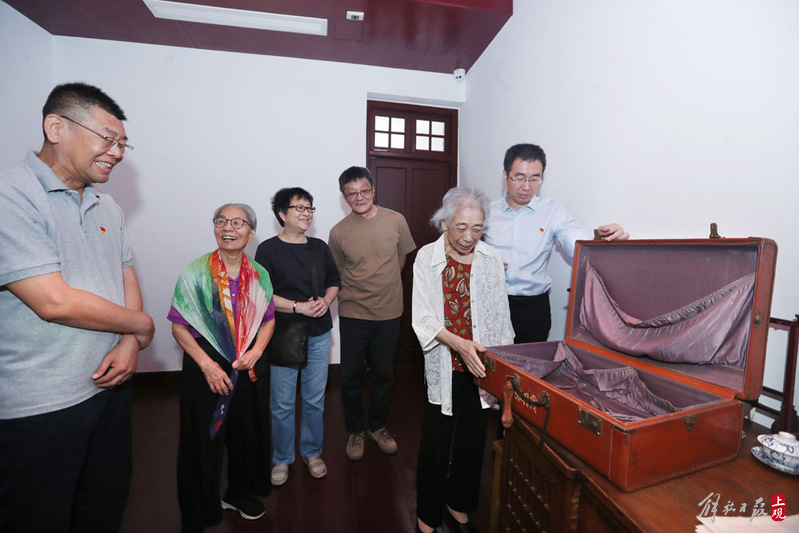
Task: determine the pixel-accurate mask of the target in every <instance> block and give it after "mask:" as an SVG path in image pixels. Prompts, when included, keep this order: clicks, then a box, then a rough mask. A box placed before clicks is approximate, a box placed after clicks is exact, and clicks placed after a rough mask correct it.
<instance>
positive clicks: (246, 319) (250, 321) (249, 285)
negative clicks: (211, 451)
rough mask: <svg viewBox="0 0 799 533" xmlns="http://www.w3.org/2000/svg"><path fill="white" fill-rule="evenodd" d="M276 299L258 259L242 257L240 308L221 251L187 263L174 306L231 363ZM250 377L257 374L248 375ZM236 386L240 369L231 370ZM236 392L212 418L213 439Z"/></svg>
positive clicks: (222, 399)
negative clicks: (234, 303)
mask: <svg viewBox="0 0 799 533" xmlns="http://www.w3.org/2000/svg"><path fill="white" fill-rule="evenodd" d="M271 300H272V283H271V282H270V279H269V274H268V273H267V272H266V270H264V268H263V267H261V265H259V264H258V263H252V262H251V261H250V260H249V259H248V258H247V256H246V255H243V256H242V259H241V268H240V271H239V295H238V301H237V304H236V312H235V313H234V310H233V301H232V298H231V294H230V284H229V281H228V275H227V271H226V269H225V263H224V262H223V261H222V258H221V256H220V255H219V250H217V251H215V252H211V253H210V254H206V255H204V256H202V257H200V258H199V259H196V260H194V261H192V262H191V263H189V265H188V266H187V267H186V269H185V270H184V271H183V272H182V273H181V274H180V277H179V278H178V281H177V284H176V286H175V293H174V295H173V296H172V306H173V307H174V308H175V309H177V311H178V312H179V313H180V314H181V316H182V317H183V318H184V319H185V320H186V322H188V323H189V324H190V325H191V327H193V328H194V329H195V330H197V332H198V333H199V334H200V335H202V337H203V338H204V339H206V340H207V341H208V342H209V343H210V344H211V346H213V347H214V349H216V351H217V352H219V353H220V354H221V355H222V356H223V357H225V359H227V360H228V361H230V362H231V363H232V362H233V361H235V360H236V359H238V358H239V357H241V355H242V354H243V353H244V352H245V351H247V348H248V347H249V346H250V344H251V343H252V341H253V339H255V335H256V334H257V333H258V328H260V327H261V323H262V322H263V319H264V314H265V313H266V309H267V307H268V306H269V302H270V301H271ZM250 376H251V379H254V378H255V374H254V373H251V374H250ZM229 377H230V381H231V383H233V387H234V388H235V386H236V381H237V378H238V372H237V371H236V370H231V372H230V376H229ZM232 396H233V393H232V391H231V393H229V394H227V395H224V396H220V397H219V402H218V403H217V407H216V409H215V410H214V415H213V418H212V420H211V428H210V436H211V438H212V439H213V438H214V437H215V436H216V433H217V432H218V431H219V428H220V427H221V426H222V422H223V421H224V419H225V415H226V413H227V408H228V405H229V404H230V399H231V397H232Z"/></svg>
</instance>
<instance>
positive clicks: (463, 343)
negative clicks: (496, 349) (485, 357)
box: [453, 337, 486, 378]
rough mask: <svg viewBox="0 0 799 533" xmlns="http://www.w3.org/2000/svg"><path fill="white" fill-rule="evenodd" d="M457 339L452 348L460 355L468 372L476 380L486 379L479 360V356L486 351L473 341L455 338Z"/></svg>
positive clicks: (481, 362) (484, 370)
mask: <svg viewBox="0 0 799 533" xmlns="http://www.w3.org/2000/svg"><path fill="white" fill-rule="evenodd" d="M457 339H458V342H456V343H455V346H453V348H455V350H457V351H458V353H459V354H460V355H461V359H463V363H464V364H465V365H466V368H467V369H468V370H469V372H471V373H472V375H474V376H477V377H478V378H484V377H486V369H485V366H484V365H483V361H482V360H481V358H480V354H481V353H483V352H485V351H486V349H485V348H483V347H482V346H480V345H479V344H477V343H476V342H474V341H470V340H467V339H462V338H460V337H457Z"/></svg>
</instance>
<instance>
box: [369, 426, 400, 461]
mask: <svg viewBox="0 0 799 533" xmlns="http://www.w3.org/2000/svg"><path fill="white" fill-rule="evenodd" d="M366 434H367V435H369V438H370V439H372V440H373V441H375V442H376V443H377V447H378V448H380V451H381V452H383V453H386V454H388V455H391V454H393V453H397V449H398V446H397V441H395V440H394V437H392V436H391V435H390V434H389V432H388V431H386V428H380V429H378V430H377V431H367V432H366Z"/></svg>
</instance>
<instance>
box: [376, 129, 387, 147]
mask: <svg viewBox="0 0 799 533" xmlns="http://www.w3.org/2000/svg"><path fill="white" fill-rule="evenodd" d="M375 146H376V147H377V148H388V133H379V132H375Z"/></svg>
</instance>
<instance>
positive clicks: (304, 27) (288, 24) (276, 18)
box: [144, 0, 327, 35]
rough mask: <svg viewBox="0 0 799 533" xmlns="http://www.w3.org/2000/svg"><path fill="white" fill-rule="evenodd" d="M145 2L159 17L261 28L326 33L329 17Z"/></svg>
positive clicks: (164, 0) (291, 31)
mask: <svg viewBox="0 0 799 533" xmlns="http://www.w3.org/2000/svg"><path fill="white" fill-rule="evenodd" d="M144 3H145V4H147V7H148V8H150V11H152V13H153V15H155V17H156V18H162V19H171V20H182V21H186V22H201V23H204V24H219V25H221V26H237V27H239V28H254V29H258V30H270V31H284V32H290V33H306V34H309V35H327V19H320V18H315V17H300V16H296V15H282V14H279V13H265V12H263V11H246V10H244V9H231V8H227V7H216V6H201V5H197V4H185V3H183V2H168V1H166V0H144Z"/></svg>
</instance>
